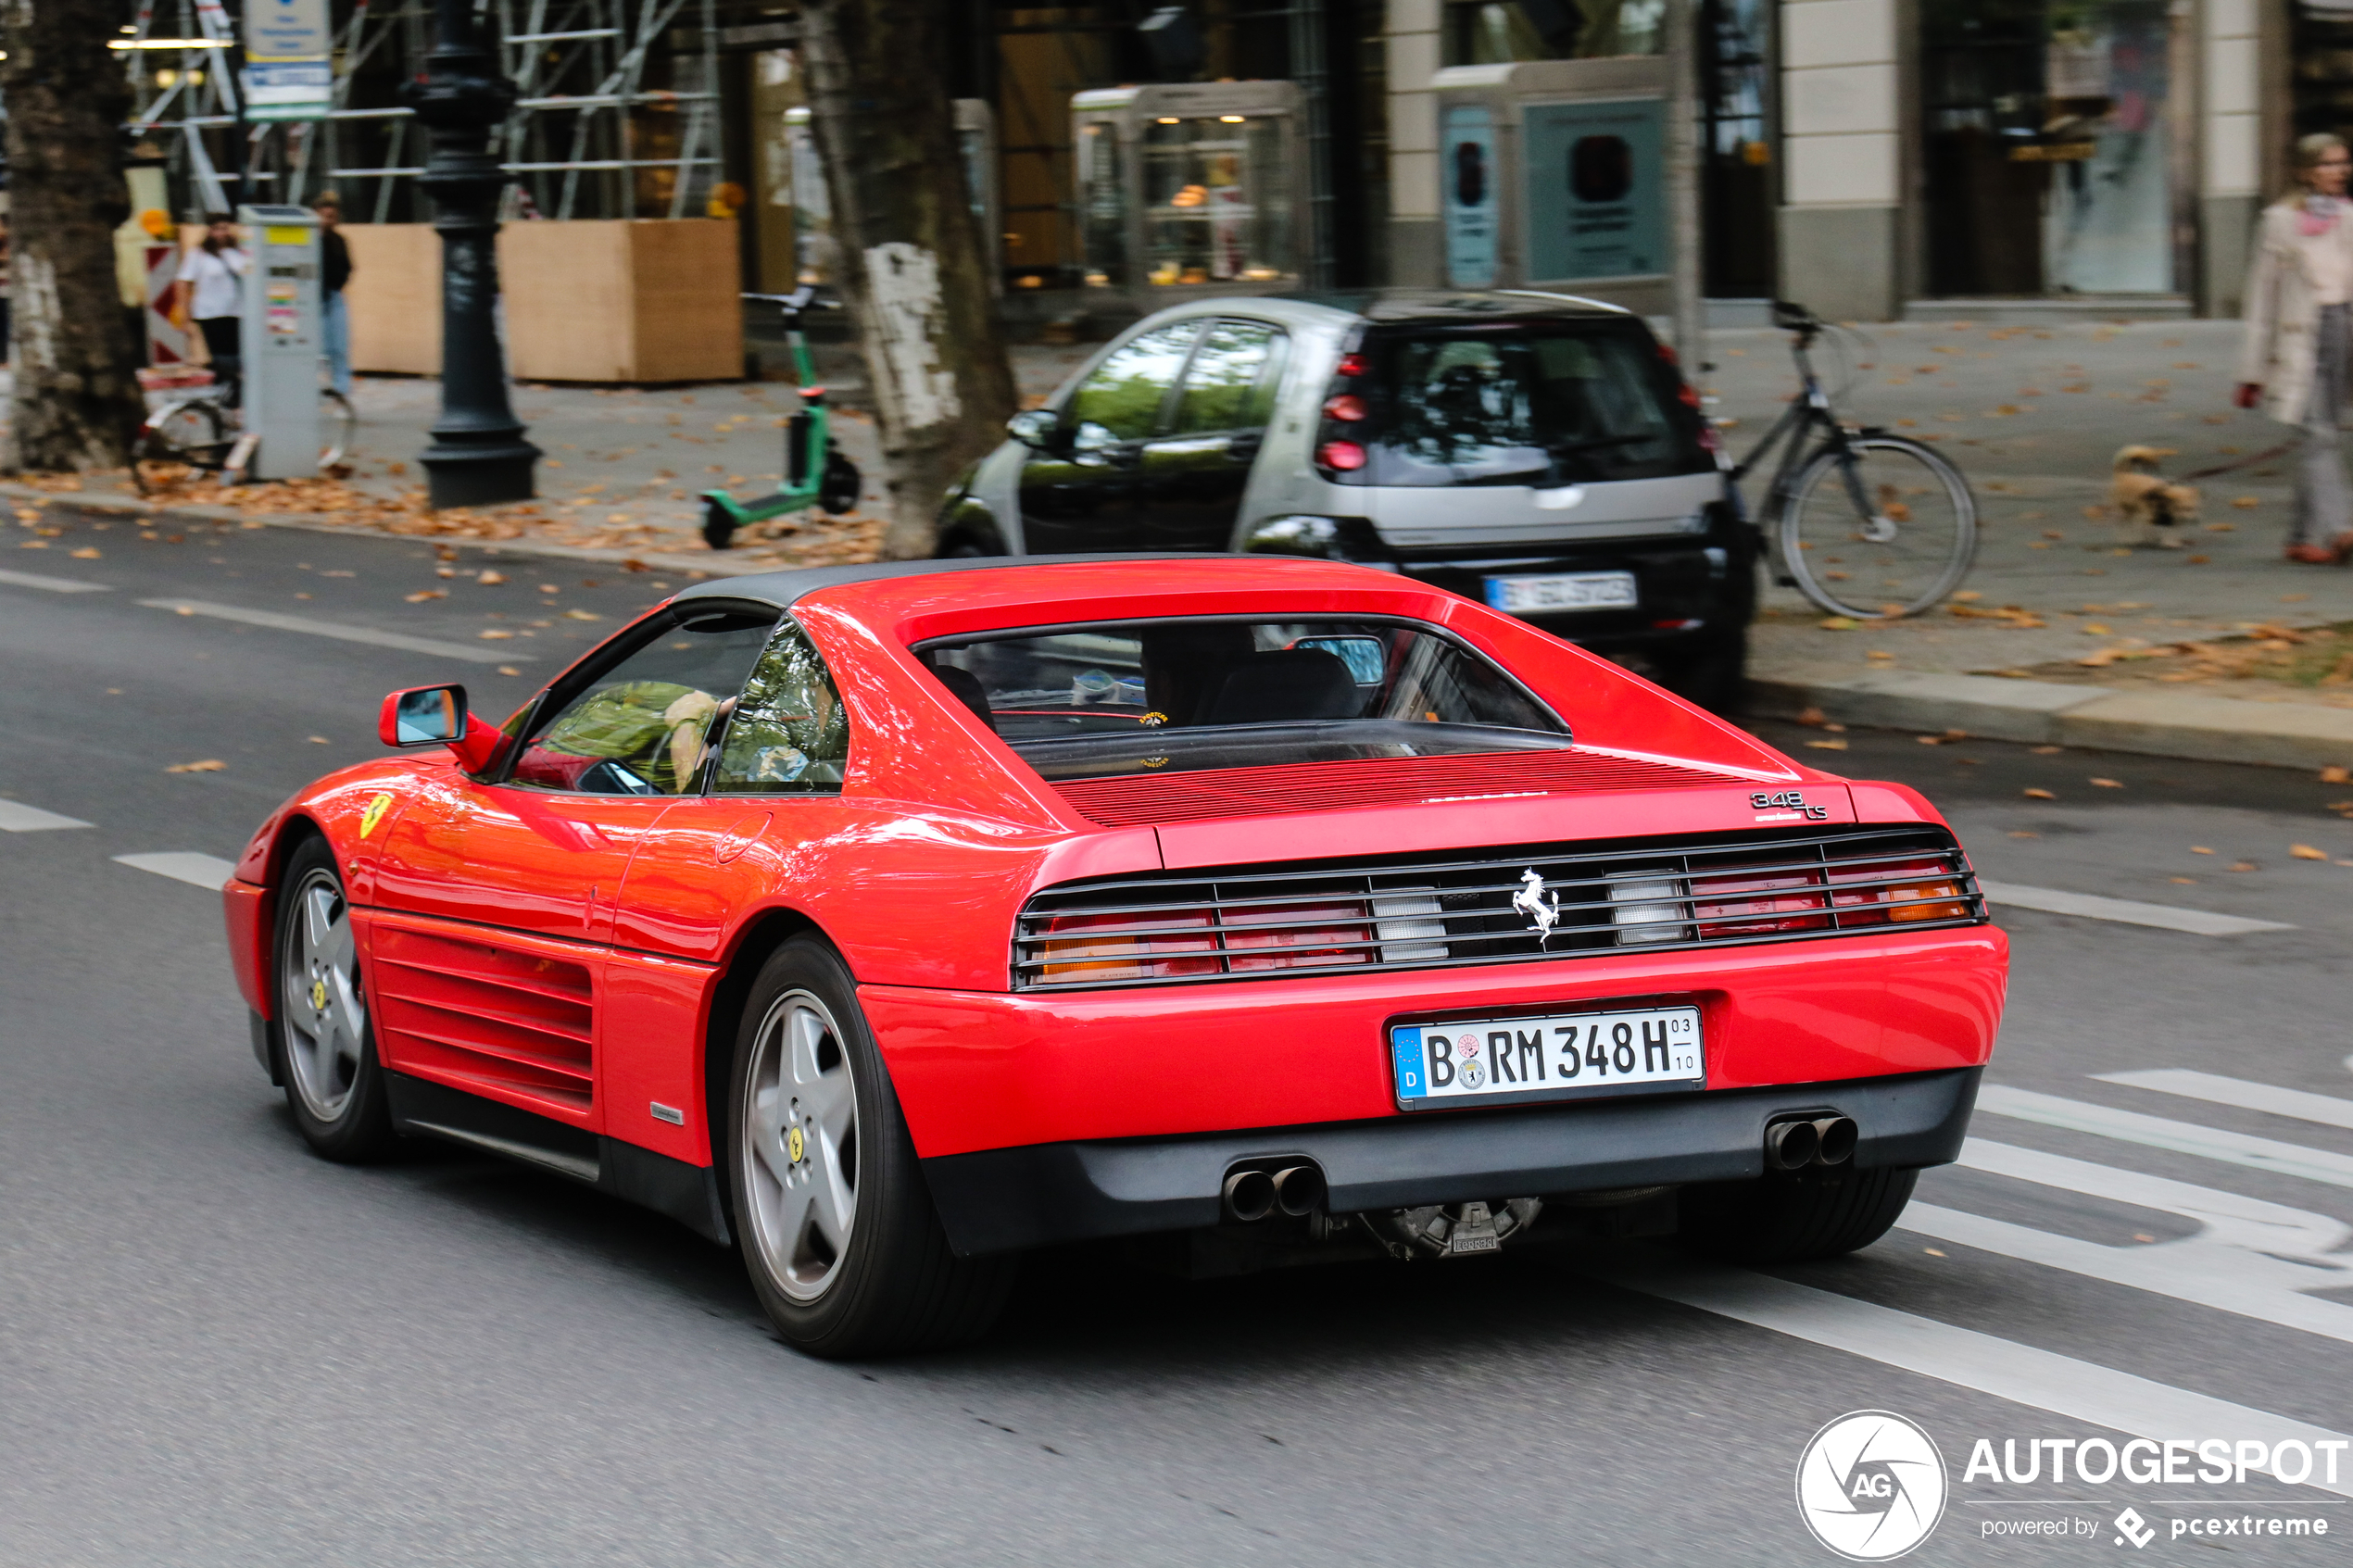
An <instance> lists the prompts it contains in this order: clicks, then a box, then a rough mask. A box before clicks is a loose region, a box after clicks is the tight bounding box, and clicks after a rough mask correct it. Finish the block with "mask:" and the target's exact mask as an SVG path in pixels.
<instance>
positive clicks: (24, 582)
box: [0, 571, 114, 594]
mask: <svg viewBox="0 0 2353 1568" xmlns="http://www.w3.org/2000/svg"><path fill="white" fill-rule="evenodd" d="M0 583H7V584H8V585H9V586H10V587H12V588H46V589H47V590H49V592H51V593H53V594H111V593H113V592H114V588H113V587H112V585H111V584H108V583H84V582H82V581H81V580H80V579H79V578H73V577H44V576H42V575H41V573H39V572H37V571H0Z"/></svg>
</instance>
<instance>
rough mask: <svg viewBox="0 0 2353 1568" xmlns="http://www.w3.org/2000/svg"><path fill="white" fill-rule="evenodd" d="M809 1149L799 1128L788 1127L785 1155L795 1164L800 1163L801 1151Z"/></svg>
mask: <svg viewBox="0 0 2353 1568" xmlns="http://www.w3.org/2000/svg"><path fill="white" fill-rule="evenodd" d="M807 1147H808V1145H807V1142H806V1140H805V1139H803V1138H802V1137H801V1135H800V1129H799V1127H788V1128H786V1130H785V1153H786V1154H787V1155H789V1156H790V1157H791V1159H792V1162H793V1163H794V1164H796V1165H798V1164H799V1163H800V1153H801V1150H802V1149H803V1148H807Z"/></svg>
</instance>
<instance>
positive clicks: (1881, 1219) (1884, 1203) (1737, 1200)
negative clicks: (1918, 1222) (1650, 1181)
mask: <svg viewBox="0 0 2353 1568" xmlns="http://www.w3.org/2000/svg"><path fill="white" fill-rule="evenodd" d="M1918 1180H1919V1172H1918V1171H1917V1170H1911V1169H1903V1170H1896V1169H1889V1168H1884V1167H1883V1168H1881V1169H1879V1170H1874V1171H1857V1170H1855V1169H1853V1168H1851V1167H1847V1168H1843V1169H1834V1170H1829V1171H1800V1172H1796V1173H1792V1174H1788V1175H1780V1174H1775V1175H1768V1176H1764V1177H1761V1178H1759V1179H1758V1180H1756V1181H1753V1182H1724V1183H1720V1184H1717V1185H1710V1186H1702V1187H1692V1188H1687V1189H1685V1191H1684V1193H1683V1202H1682V1216H1683V1218H1682V1241H1683V1245H1684V1246H1685V1247H1686V1248H1689V1249H1690V1250H1692V1251H1693V1252H1697V1253H1699V1254H1701V1255H1702V1256H1704V1257H1709V1258H1720V1259H1723V1260H1725V1261H1728V1262H1734V1263H1798V1262H1804V1261H1806V1260H1808V1259H1813V1258H1835V1257H1838V1256H1840V1255H1841V1254H1842V1253H1847V1252H1855V1251H1859V1250H1860V1249H1861V1248H1866V1247H1869V1245H1870V1244H1871V1243H1873V1242H1874V1241H1877V1240H1878V1239H1879V1238H1880V1237H1881V1236H1885V1235H1886V1234H1887V1232H1888V1228H1889V1227H1890V1226H1892V1225H1894V1223H1895V1221H1896V1218H1897V1216H1899V1215H1901V1214H1902V1213H1903V1212H1904V1205H1906V1203H1909V1202H1910V1201H1911V1200H1912V1186H1913V1184H1914V1183H1915V1182H1917V1181H1918Z"/></svg>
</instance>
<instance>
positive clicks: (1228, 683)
mask: <svg viewBox="0 0 2353 1568" xmlns="http://www.w3.org/2000/svg"><path fill="white" fill-rule="evenodd" d="M915 651H916V656H917V658H919V659H922V660H923V662H924V664H925V666H926V667H927V668H928V669H929V670H930V671H932V673H933V674H934V675H936V676H937V678H938V679H939V681H940V684H943V685H944V686H946V687H947V688H948V690H949V692H950V694H951V695H952V696H955V697H956V699H957V700H958V701H960V702H962V703H963V704H964V705H965V706H966V707H968V708H970V709H972V710H973V711H974V712H975V713H977V714H979V715H981V716H982V717H983V718H985V719H986V720H987V721H988V724H989V726H990V727H991V728H993V729H994V730H995V731H996V732H997V734H999V735H1000V736H1001V737H1002V738H1003V739H1004V740H1005V742H1006V743H1007V744H1008V745H1010V746H1012V747H1013V750H1014V751H1016V752H1017V753H1019V754H1020V755H1021V757H1022V759H1024V760H1025V761H1026V762H1028V763H1029V764H1030V765H1031V766H1032V767H1034V768H1036V769H1037V770H1038V772H1039V773H1041V774H1043V775H1044V776H1045V777H1047V778H1049V779H1092V778H1105V777H1110V776H1113V775H1116V774H1122V773H1151V772H1185V771H1191V770H1196V769H1203V768H1241V767H1252V766H1262V765H1265V764H1270V763H1281V762H1326V761H1346V760H1353V759H1362V758H1375V757H1431V756H1445V755H1448V754H1453V753H1462V752H1478V751H1509V750H1519V749H1524V748H1531V747H1538V748H1541V747H1551V746H1567V745H1568V744H1570V737H1569V733H1568V727H1567V725H1566V724H1564V723H1562V722H1561V721H1560V720H1559V719H1558V718H1557V717H1555V716H1554V714H1553V713H1552V711H1551V710H1550V709H1546V708H1545V707H1544V706H1543V705H1542V704H1541V703H1540V702H1538V701H1537V700H1536V698H1535V697H1533V696H1530V695H1529V693H1528V692H1527V691H1526V690H1525V689H1524V688H1522V687H1521V686H1520V685H1519V684H1517V683H1516V682H1515V681H1513V680H1512V679H1511V678H1510V677H1509V676H1507V675H1505V674H1504V672H1503V671H1501V670H1499V669H1497V668H1496V667H1495V666H1494V665H1493V664H1492V663H1491V662H1489V661H1488V660H1487V659H1483V658H1481V657H1480V656H1479V655H1478V654H1476V653H1473V652H1472V651H1471V650H1469V649H1468V648H1466V647H1465V646H1462V645H1461V644H1459V643H1456V642H1454V641H1453V640H1452V639H1451V638H1449V637H1447V636H1445V635H1443V634H1442V633H1439V632H1437V631H1435V630H1434V629H1432V628H1430V627H1428V626H1424V625H1420V624H1418V623H1416V622H1410V621H1327V620H1302V621H1237V620H1227V619H1201V620H1180V621H1106V622H1103V623H1101V624H1097V625H1089V626H1078V627H1063V628H1058V629H1056V630H1055V631H1052V632H1046V633H1017V634H1013V635H992V636H988V637H983V638H971V639H958V640H954V641H947V642H939V643H930V644H926V645H925V646H921V647H919V648H917V649H916V650H915Z"/></svg>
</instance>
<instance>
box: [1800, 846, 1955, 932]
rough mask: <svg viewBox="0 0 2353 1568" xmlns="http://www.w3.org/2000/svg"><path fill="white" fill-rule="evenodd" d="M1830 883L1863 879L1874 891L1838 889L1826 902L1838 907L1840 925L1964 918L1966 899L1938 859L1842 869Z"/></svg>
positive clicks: (1833, 873) (1868, 888)
mask: <svg viewBox="0 0 2353 1568" xmlns="http://www.w3.org/2000/svg"><path fill="white" fill-rule="evenodd" d="M1831 880H1832V881H1833V882H1853V881H1857V880H1868V881H1871V882H1876V883H1884V884H1886V885H1883V886H1879V887H1863V888H1856V889H1853V890H1851V891H1850V890H1841V891H1839V892H1838V893H1836V894H1834V895H1833V896H1832V897H1831V902H1832V903H1834V904H1836V905H1837V906H1838V922H1839V924H1841V925H1845V926H1855V925H1878V924H1880V923H1881V922H1891V921H1892V922H1909V921H1923V920H1967V919H1968V918H1969V902H1968V897H1967V895H1966V894H1964V893H1963V892H1962V890H1961V884H1960V882H1959V881H1958V879H1957V878H1956V877H1955V876H1954V875H1953V872H1952V870H1951V868H1949V867H1947V866H1946V865H1945V864H1944V862H1943V861H1942V860H1902V861H1897V862H1895V863H1894V864H1889V863H1887V862H1885V861H1881V862H1878V863H1876V864H1869V865H1862V866H1856V867H1853V868H1851V869H1845V870H1844V871H1843V873H1842V872H1832V873H1831Z"/></svg>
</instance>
